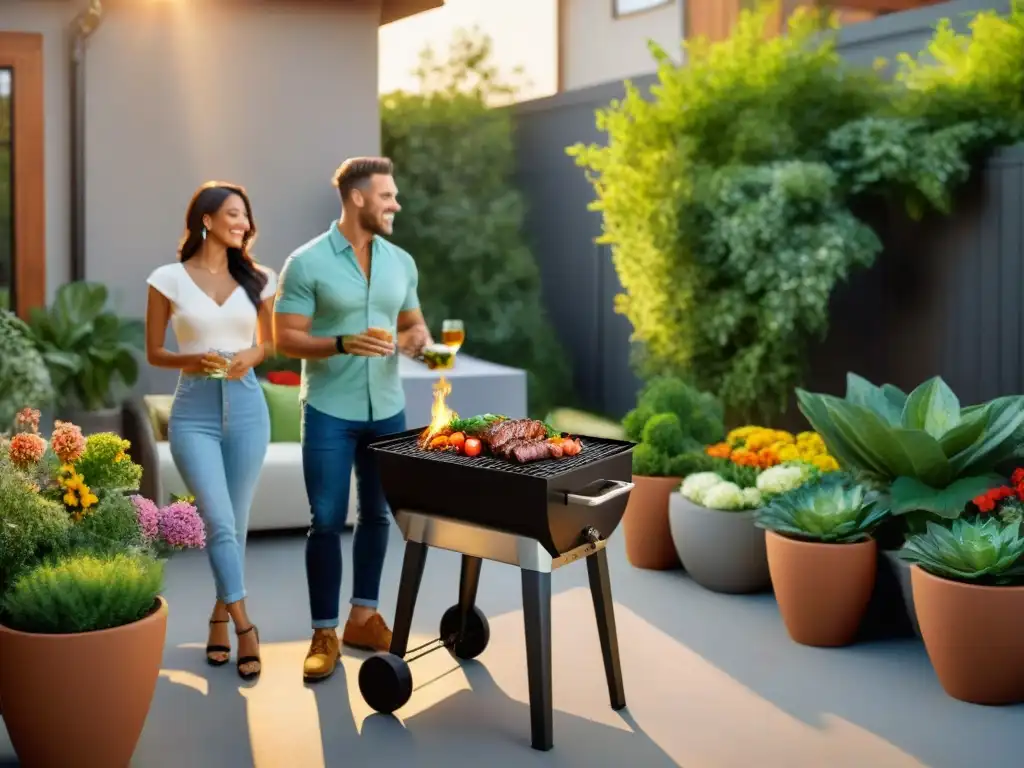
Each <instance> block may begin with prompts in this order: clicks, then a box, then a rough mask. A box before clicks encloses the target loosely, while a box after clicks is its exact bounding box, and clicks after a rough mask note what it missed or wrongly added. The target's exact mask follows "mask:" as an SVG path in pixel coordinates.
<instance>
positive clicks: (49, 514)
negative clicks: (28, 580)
mask: <svg viewBox="0 0 1024 768" xmlns="http://www.w3.org/2000/svg"><path fill="white" fill-rule="evenodd" d="M70 527H71V519H70V518H69V517H68V515H67V513H66V512H65V511H64V509H63V507H61V506H60V505H59V504H56V503H54V502H52V501H48V500H47V499H44V498H43V497H42V496H40V495H39V494H38V493H36V492H35V490H34V489H33V488H32V487H31V486H30V485H29V483H28V481H26V479H25V478H24V476H23V475H21V474H20V473H18V472H17V471H16V470H15V469H14V467H12V466H11V465H10V464H9V463H8V462H7V461H6V460H5V459H2V458H0V597H2V596H3V594H4V593H5V592H7V590H8V589H9V588H10V587H11V585H12V584H13V583H14V581H15V579H17V577H18V576H19V575H20V574H21V573H22V572H23V571H24V570H25V569H26V568H29V567H31V566H33V565H35V564H36V563H37V562H39V561H40V560H41V559H43V558H44V557H46V556H48V555H49V554H51V553H53V552H57V551H61V550H63V548H64V547H65V545H66V542H67V536H68V531H69V530H70Z"/></svg>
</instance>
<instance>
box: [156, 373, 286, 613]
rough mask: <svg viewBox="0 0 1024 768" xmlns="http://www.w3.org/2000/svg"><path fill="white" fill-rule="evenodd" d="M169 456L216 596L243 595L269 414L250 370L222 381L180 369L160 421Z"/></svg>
mask: <svg viewBox="0 0 1024 768" xmlns="http://www.w3.org/2000/svg"><path fill="white" fill-rule="evenodd" d="M167 434H168V439H169V441H170V443H171V456H172V457H173V458H174V464H175V465H176V466H177V468H178V472H180V473H181V478H182V480H184V481H185V485H186V486H187V487H188V489H189V492H190V493H191V494H192V495H193V496H195V497H196V507H197V508H198V510H199V513H200V514H201V515H202V517H203V521H204V522H205V523H206V551H207V554H208V555H209V558H210V567H211V568H212V569H213V581H214V584H215V585H216V587H217V599H218V600H221V601H222V602H224V603H234V602H237V601H238V600H241V599H243V598H244V597H245V538H246V534H247V533H248V530H249V509H250V507H251V506H252V499H253V494H254V493H255V491H256V481H257V480H259V476H260V470H261V469H262V468H263V460H264V459H265V458H266V455H267V445H268V444H269V443H270V414H269V412H268V411H267V401H266V399H265V398H264V396H263V390H262V389H261V388H260V385H259V382H258V381H257V380H256V375H255V374H254V373H253V372H252V371H249V372H248V373H247V374H246V375H245V376H244V377H243V378H241V379H238V380H235V381H228V380H226V379H209V378H207V377H205V376H196V375H192V374H184V373H183V374H182V375H181V377H180V378H179V379H178V388H177V389H176V390H175V392H174V404H173V406H172V407H171V418H170V421H169V422H168V427H167Z"/></svg>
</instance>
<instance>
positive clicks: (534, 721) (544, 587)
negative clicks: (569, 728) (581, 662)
mask: <svg viewBox="0 0 1024 768" xmlns="http://www.w3.org/2000/svg"><path fill="white" fill-rule="evenodd" d="M522 578H523V614H524V617H525V619H526V672H527V676H528V678H529V681H530V738H531V742H532V743H531V745H532V746H533V748H534V749H539V750H543V751H547V750H549V749H551V747H552V746H554V726H553V724H552V705H553V702H552V695H551V574H550V573H540V572H538V571H530V570H527V569H523V571H522Z"/></svg>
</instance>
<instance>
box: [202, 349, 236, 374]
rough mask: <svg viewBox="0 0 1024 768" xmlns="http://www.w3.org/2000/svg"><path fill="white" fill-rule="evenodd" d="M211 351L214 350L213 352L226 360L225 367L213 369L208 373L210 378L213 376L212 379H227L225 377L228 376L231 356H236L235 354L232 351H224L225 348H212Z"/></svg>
mask: <svg viewBox="0 0 1024 768" xmlns="http://www.w3.org/2000/svg"><path fill="white" fill-rule="evenodd" d="M210 352H212V353H213V354H215V355H218V356H220V357H221V358H223V360H224V367H223V368H216V369H214V370H212V371H208V372H207V374H206V375H207V376H208V377H209V378H211V379H225V378H227V375H228V366H229V365H231V358H233V357H234V354H233V353H231V352H224V351H223V350H220V349H211V350H210Z"/></svg>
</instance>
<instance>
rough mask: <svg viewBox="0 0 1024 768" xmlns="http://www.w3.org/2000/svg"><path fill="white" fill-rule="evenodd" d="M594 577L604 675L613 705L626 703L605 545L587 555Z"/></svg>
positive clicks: (592, 588)
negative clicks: (603, 547)
mask: <svg viewBox="0 0 1024 768" xmlns="http://www.w3.org/2000/svg"><path fill="white" fill-rule="evenodd" d="M587 575H588V576H589V577H590V596H591V597H592V598H593V599H594V613H595V614H596V616H597V635H598V637H599V638H600V639H601V656H603V657H604V676H605V677H606V678H607V679H608V694H609V696H610V697H611V701H612V709H614V710H616V711H618V710H620V709H623V708H625V706H626V692H625V689H624V687H623V684H622V664H621V663H620V662H619V637H618V633H617V632H616V631H615V608H614V606H613V603H612V582H611V577H610V574H609V571H608V552H607V551H606V550H604V549H602V550H600V551H599V552H597V553H595V554H593V555H591V556H590V557H588V558H587Z"/></svg>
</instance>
